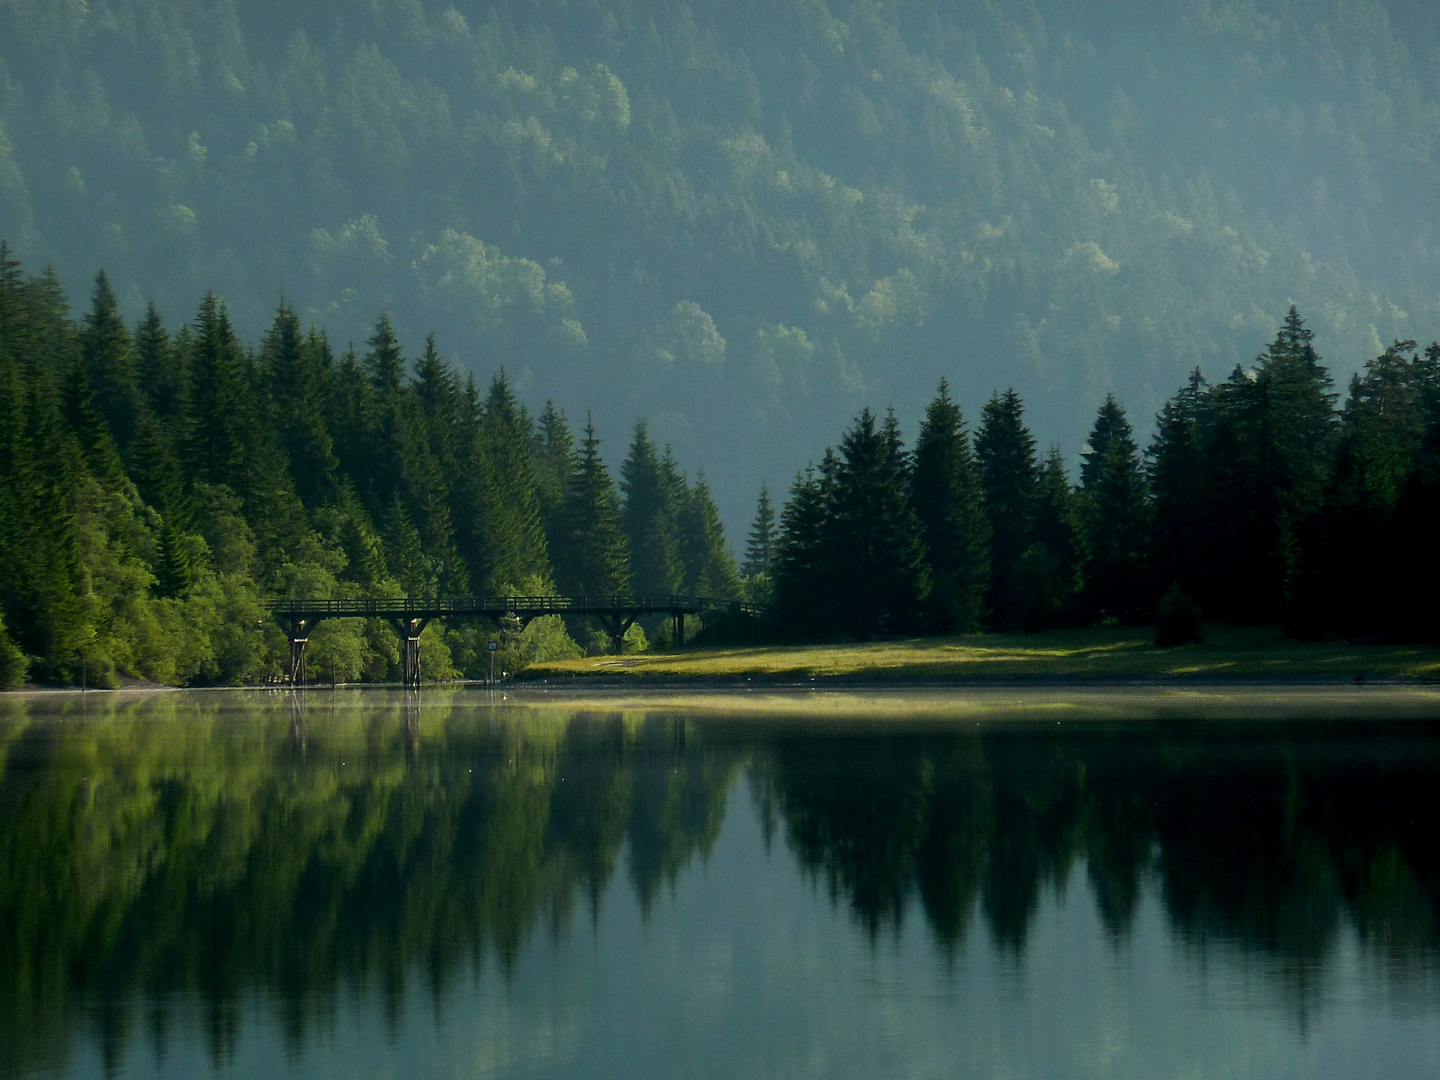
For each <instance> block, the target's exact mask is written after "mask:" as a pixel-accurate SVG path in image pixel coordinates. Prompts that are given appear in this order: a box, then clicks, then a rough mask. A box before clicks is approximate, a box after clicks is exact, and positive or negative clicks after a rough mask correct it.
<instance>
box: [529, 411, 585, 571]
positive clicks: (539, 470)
mask: <svg viewBox="0 0 1440 1080" xmlns="http://www.w3.org/2000/svg"><path fill="white" fill-rule="evenodd" d="M531 459H532V461H533V462H534V464H535V497H536V501H537V502H538V503H539V507H540V520H541V522H542V524H543V525H544V527H545V535H546V536H547V537H549V539H550V544H551V546H552V547H553V546H554V543H555V537H556V535H557V533H558V530H559V525H560V509H561V506H562V505H563V504H564V502H565V485H566V483H567V482H568V481H569V479H570V474H571V473H573V472H574V471H575V438H574V436H573V435H571V433H570V424H569V423H568V422H567V420H566V419H565V414H564V413H563V412H561V411H560V410H558V409H556V408H555V402H554V401H550V400H547V401H546V402H545V408H544V410H543V411H542V412H541V413H540V423H539V425H538V428H537V430H536V432H535V438H534V446H533V452H532V454H531Z"/></svg>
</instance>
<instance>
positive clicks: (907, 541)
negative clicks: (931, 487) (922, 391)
mask: <svg viewBox="0 0 1440 1080" xmlns="http://www.w3.org/2000/svg"><path fill="white" fill-rule="evenodd" d="M909 491H910V476H909V461H908V459H907V456H906V454H905V450H904V446H903V444H902V443H901V440H900V433H899V427H898V425H897V424H896V422H895V418H894V415H893V414H891V415H889V416H887V417H886V419H885V421H884V423H883V424H881V425H879V426H877V425H876V423H875V417H874V415H873V414H872V413H871V412H870V410H869V409H864V410H862V411H861V413H860V415H859V417H857V418H856V421H855V426H854V427H852V428H851V429H850V430H849V431H848V432H846V433H845V436H844V438H843V439H842V440H841V442H840V458H839V466H838V468H837V469H836V470H835V483H834V491H833V495H832V497H831V502H830V506H829V515H828V521H827V522H826V527H825V530H824V537H825V544H826V546H827V547H828V548H829V550H830V555H829V560H828V561H829V562H830V565H831V572H830V575H829V580H828V583H827V587H828V588H829V589H830V590H832V592H833V594H834V596H835V598H836V600H837V602H838V604H839V612H840V617H841V622H842V626H843V628H844V629H845V630H847V631H848V632H849V633H851V634H854V635H856V636H862V637H863V636H868V635H870V634H873V633H876V632H877V631H886V632H891V633H895V632H902V631H906V630H910V629H913V628H914V627H915V626H916V625H917V623H918V620H919V617H920V613H921V604H922V603H923V602H924V600H925V598H926V596H927V595H928V593H929V590H930V579H929V573H928V571H927V569H926V567H925V551H924V544H923V542H922V541H921V538H920V523H919V521H917V520H916V517H915V513H914V511H913V510H912V509H911V507H910V503H909V499H908V494H909Z"/></svg>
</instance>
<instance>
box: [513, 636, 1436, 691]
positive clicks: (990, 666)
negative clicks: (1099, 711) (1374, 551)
mask: <svg viewBox="0 0 1440 1080" xmlns="http://www.w3.org/2000/svg"><path fill="white" fill-rule="evenodd" d="M565 676H573V677H582V678H583V677H606V678H624V679H627V680H629V679H634V680H640V681H643V680H652V679H653V680H657V681H668V680H683V679H697V680H716V681H722V680H732V679H745V678H751V679H754V678H762V679H765V680H773V681H787V680H801V681H803V680H808V679H812V678H813V679H817V680H819V679H835V680H844V681H866V682H870V681H873V682H877V683H888V682H897V683H904V682H925V681H930V680H942V681H956V680H961V681H964V680H976V681H985V680H1007V679H1016V678H1026V679H1029V678H1034V679H1085V678H1089V679H1097V680H1106V679H1111V680H1125V679H1148V678H1165V677H1170V678H1180V679H1200V680H1206V679H1226V678H1235V679H1242V680H1252V679H1265V678H1273V679H1278V680H1288V679H1296V680H1312V679H1315V680H1323V681H1349V680H1354V679H1356V678H1357V677H1359V678H1363V679H1367V680H1368V679H1406V680H1410V679H1426V678H1440V649H1437V648H1435V647H1433V646H1422V645H1356V644H1350V643H1348V642H1336V641H1331V642H1304V641H1294V640H1292V639H1289V638H1286V637H1284V636H1282V635H1281V634H1280V631H1279V630H1278V629H1277V628H1274V627H1247V628H1236V627H1207V628H1206V638H1205V640H1204V641H1203V642H1198V643H1195V644H1190V645H1179V646H1174V647H1171V648H1167V649H1161V648H1157V647H1156V645H1155V644H1154V642H1153V640H1152V631H1151V630H1150V629H1149V628H1146V627H1114V626H1109V627H1103V626H1102V627H1090V628H1086V629H1081V630H1061V631H1054V632H1050V633H1039V634H970V635H963V636H958V637H946V638H906V639H897V640H886V641H867V642H855V643H845V644H827V645H765V646H750V647H730V648H713V649H706V648H692V649H683V650H680V651H677V652H653V653H642V654H636V655H627V656H594V657H587V658H585V659H580V660H565V661H556V662H551V663H542V664H537V665H535V666H533V667H531V668H529V669H528V670H527V671H526V673H525V677H526V678H527V679H536V678H560V677H565Z"/></svg>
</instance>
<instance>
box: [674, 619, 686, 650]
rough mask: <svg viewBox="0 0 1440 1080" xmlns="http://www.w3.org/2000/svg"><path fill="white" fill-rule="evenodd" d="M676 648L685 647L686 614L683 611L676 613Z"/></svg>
mask: <svg viewBox="0 0 1440 1080" xmlns="http://www.w3.org/2000/svg"><path fill="white" fill-rule="evenodd" d="M675 647H676V648H677V649H683V648H684V647H685V613H684V612H683V611H677V612H676V613H675Z"/></svg>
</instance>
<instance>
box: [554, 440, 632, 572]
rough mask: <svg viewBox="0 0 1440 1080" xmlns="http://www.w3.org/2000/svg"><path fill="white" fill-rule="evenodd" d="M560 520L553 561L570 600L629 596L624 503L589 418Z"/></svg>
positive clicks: (628, 559)
mask: <svg viewBox="0 0 1440 1080" xmlns="http://www.w3.org/2000/svg"><path fill="white" fill-rule="evenodd" d="M562 520H563V522H564V531H563V533H562V536H561V544H560V545H559V552H558V554H557V557H556V560H555V570H556V576H557V578H558V584H559V586H560V589H561V591H562V592H563V593H565V594H567V595H570V596H610V595H617V594H625V593H628V592H629V591H630V552H629V549H628V547H627V545H626V541H625V533H624V531H623V530H622V528H621V524H620V500H619V497H618V495H617V493H616V490H615V484H614V481H612V480H611V479H610V471H609V470H608V469H607V468H606V467H605V462H604V461H603V460H601V457H600V440H599V439H598V438H596V436H595V425H594V423H593V422H592V421H590V420H589V419H587V420H586V423H585V435H584V437H583V438H582V439H581V440H580V453H579V455H578V457H577V459H576V463H575V471H574V472H573V473H572V474H571V477H570V483H569V484H568V485H567V486H566V491H565V505H564V509H563V511H562Z"/></svg>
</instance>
